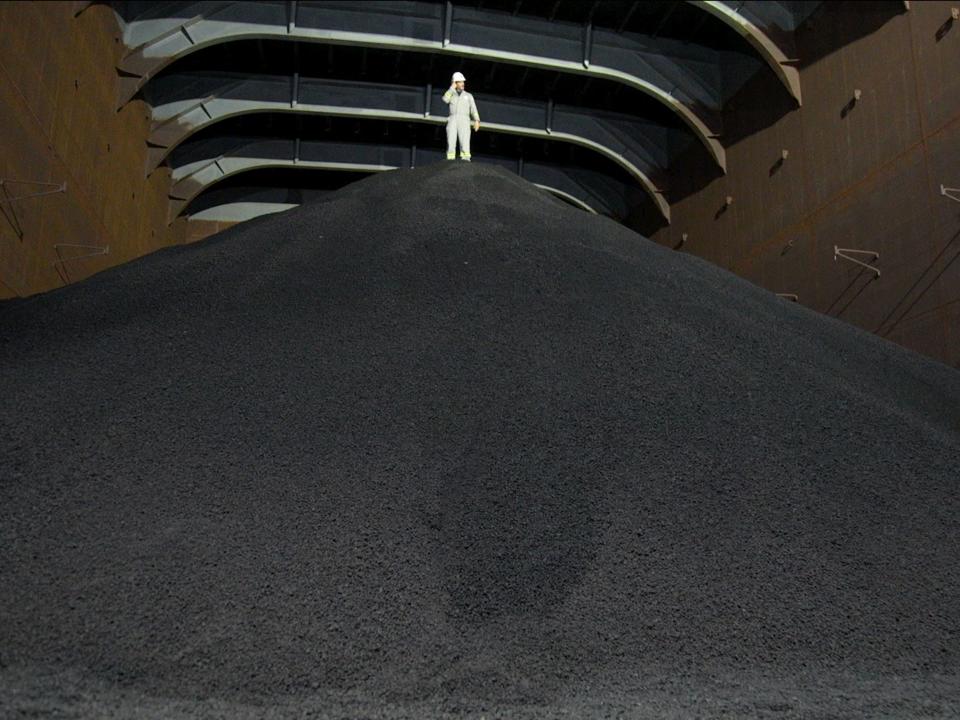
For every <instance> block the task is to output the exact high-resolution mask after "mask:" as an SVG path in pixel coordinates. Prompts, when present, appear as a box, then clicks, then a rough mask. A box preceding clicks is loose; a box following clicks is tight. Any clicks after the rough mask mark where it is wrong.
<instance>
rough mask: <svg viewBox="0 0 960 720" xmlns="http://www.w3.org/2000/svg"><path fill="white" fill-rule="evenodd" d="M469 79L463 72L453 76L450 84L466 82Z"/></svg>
mask: <svg viewBox="0 0 960 720" xmlns="http://www.w3.org/2000/svg"><path fill="white" fill-rule="evenodd" d="M466 81H467V79H466V78H465V77H464V76H463V73H462V72H455V73H454V74H453V79H452V80H451V81H450V82H466Z"/></svg>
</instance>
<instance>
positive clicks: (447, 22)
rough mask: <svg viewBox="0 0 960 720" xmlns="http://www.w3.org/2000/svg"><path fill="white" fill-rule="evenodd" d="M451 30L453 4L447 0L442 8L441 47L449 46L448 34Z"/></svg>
mask: <svg viewBox="0 0 960 720" xmlns="http://www.w3.org/2000/svg"><path fill="white" fill-rule="evenodd" d="M452 29H453V3H452V2H450V0H447V2H446V3H444V6H443V47H446V46H447V45H449V44H450V32H451V30H452Z"/></svg>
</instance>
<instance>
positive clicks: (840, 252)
mask: <svg viewBox="0 0 960 720" xmlns="http://www.w3.org/2000/svg"><path fill="white" fill-rule="evenodd" d="M847 253H856V254H857V255H872V256H873V259H874V260H879V259H880V253H878V252H874V251H873V250H854V249H852V248H841V247H837V246H836V245H834V246H833V260H834V262H836V260H837V258H838V257H842V258H843V259H844V260H849V261H850V262H852V263H856V264H857V265H861V266H863V267H865V268H867V269H868V270H871V271H873V272H875V273H876V276H877V277H880V270H879V269H878V268H875V267H874V266H873V265H867V263H865V262H861V261H860V260H857V259H856V258H853V257H850V256H849V255H847Z"/></svg>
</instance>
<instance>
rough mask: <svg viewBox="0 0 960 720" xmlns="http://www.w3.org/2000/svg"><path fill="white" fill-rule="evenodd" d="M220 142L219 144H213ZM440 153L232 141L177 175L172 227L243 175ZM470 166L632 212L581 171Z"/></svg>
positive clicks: (624, 197)
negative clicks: (203, 197) (199, 201)
mask: <svg viewBox="0 0 960 720" xmlns="http://www.w3.org/2000/svg"><path fill="white" fill-rule="evenodd" d="M218 140H222V139H218ZM445 156H446V153H445V151H443V152H442V151H440V150H437V149H433V148H427V149H416V148H408V147H400V146H380V145H370V144H365V143H356V144H351V143H317V142H304V143H300V142H299V141H298V140H290V139H277V140H263V139H253V140H251V139H237V145H236V147H234V148H233V149H232V150H230V152H228V153H223V154H221V155H219V156H216V157H213V158H205V159H201V160H196V161H194V162H191V163H188V164H186V165H184V166H181V167H180V168H178V169H177V171H178V178H179V179H176V180H175V181H174V182H173V185H172V187H171V189H170V198H171V199H170V214H169V221H170V222H172V221H173V220H174V219H175V218H176V217H177V216H178V215H179V214H180V213H181V212H182V211H183V210H184V208H186V206H187V205H188V204H189V203H190V201H191V200H193V198H195V197H197V196H198V195H199V194H200V193H201V192H203V191H204V190H206V189H207V188H209V187H212V186H213V185H215V184H216V183H218V182H220V181H221V180H223V179H225V178H227V177H230V176H232V175H236V174H237V173H241V172H245V171H248V170H254V169H262V168H303V169H310V168H316V169H324V170H339V171H352V172H364V173H371V172H383V171H385V170H394V169H397V168H401V167H414V166H416V165H428V164H432V163H435V162H462V161H460V160H456V161H448V160H446V159H445ZM474 162H482V163H488V164H495V165H499V166H502V167H505V168H507V169H508V170H511V171H512V172H518V173H519V174H520V175H521V176H522V177H524V178H525V179H526V180H529V181H530V182H532V183H534V184H536V185H542V186H545V187H546V188H549V189H550V190H551V192H554V193H555V194H557V195H561V196H563V197H566V198H568V199H569V200H570V201H571V202H574V203H575V204H578V205H580V206H581V207H584V206H586V207H587V208H588V209H590V211H591V212H594V211H597V212H599V211H601V210H602V211H603V212H605V213H606V214H609V215H612V216H615V217H621V218H622V217H625V216H626V214H627V213H628V212H629V210H630V208H631V207H632V199H633V197H632V192H631V189H630V188H629V187H627V186H625V185H623V184H622V183H620V182H619V181H617V180H616V179H614V178H611V177H609V176H607V175H604V174H602V173H598V172H594V171H591V170H586V169H584V168H574V167H560V166H555V165H548V164H546V163H538V162H523V161H514V160H512V159H510V158H499V157H478V156H474Z"/></svg>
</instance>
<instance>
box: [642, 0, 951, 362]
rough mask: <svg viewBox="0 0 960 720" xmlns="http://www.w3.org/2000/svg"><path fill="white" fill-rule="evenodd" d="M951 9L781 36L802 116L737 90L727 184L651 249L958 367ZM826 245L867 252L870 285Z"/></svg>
mask: <svg viewBox="0 0 960 720" xmlns="http://www.w3.org/2000/svg"><path fill="white" fill-rule="evenodd" d="M957 5H958V4H957V3H956V2H952V3H951V2H913V3H910V7H909V9H907V8H905V7H904V6H903V5H902V4H900V3H828V4H827V7H826V8H825V11H824V12H823V13H821V14H820V15H818V16H815V17H814V18H813V19H812V23H811V26H810V27H807V28H804V30H803V31H802V32H800V33H799V34H798V38H797V41H798V50H799V52H798V55H799V59H800V60H801V62H802V64H801V65H800V66H799V68H800V79H801V83H802V89H803V107H801V108H795V109H793V110H791V111H789V112H787V113H786V114H785V115H779V117H778V112H777V110H778V106H779V105H780V104H781V103H782V100H781V99H780V96H781V95H782V91H781V90H779V89H778V88H777V86H776V84H775V83H774V82H772V80H771V79H770V78H766V77H761V78H758V79H757V80H756V81H755V82H753V83H751V85H750V86H749V87H747V88H745V89H744V91H743V92H742V93H741V94H740V96H739V97H737V98H734V101H733V102H732V104H731V105H732V107H731V109H730V110H729V114H728V116H727V118H726V123H727V125H726V127H727V128H728V129H729V133H730V136H732V138H733V140H732V142H731V144H730V145H729V146H728V147H727V160H728V174H727V175H726V176H724V177H720V178H715V179H713V180H712V181H710V182H709V183H708V184H706V186H705V187H703V189H700V190H697V191H695V192H692V193H691V194H689V195H688V196H687V197H685V198H682V199H678V200H677V201H676V203H675V204H674V205H673V218H674V219H673V224H672V225H671V226H670V227H669V228H664V229H661V230H659V231H657V232H655V233H654V234H653V235H652V237H653V239H654V240H655V241H657V242H659V243H661V244H664V245H667V246H669V247H674V248H677V249H678V250H682V251H685V252H690V253H694V254H696V255H699V256H701V257H703V258H705V259H707V260H710V261H712V262H714V263H717V264H719V265H721V266H723V267H725V268H727V269H729V270H731V271H733V272H735V273H737V274H739V275H741V276H743V277H745V278H747V279H749V280H751V281H753V282H755V283H757V284H758V285H760V286H762V287H764V288H766V289H768V290H770V291H772V292H777V293H786V294H795V295H796V296H797V297H798V299H799V302H800V303H801V304H803V305H805V306H807V307H810V308H812V309H815V310H817V311H819V312H822V313H826V314H828V315H831V316H833V317H838V318H841V319H843V320H846V321H848V322H850V323H853V324H855V325H857V326H860V327H862V328H864V329H866V330H869V331H870V332H873V333H877V334H879V335H881V336H882V337H885V338H887V339H889V340H891V341H894V342H896V343H899V344H901V345H904V346H906V347H909V348H912V349H914V350H916V351H918V352H921V353H924V354H926V355H929V356H932V357H934V358H937V359H939V360H941V361H943V362H945V363H946V364H948V365H951V366H954V367H960V203H957V202H955V201H953V200H951V199H949V198H948V197H945V196H944V195H942V194H941V191H940V189H941V185H945V186H947V187H960V21H957V20H953V19H952V17H951V9H952V8H954V7H957ZM865 24H867V25H870V24H873V25H875V26H876V27H875V28H874V29H872V30H871V32H870V33H869V34H867V35H863V28H864V25H865ZM846 36H849V37H850V38H854V39H852V40H851V41H849V42H847V37H846ZM837 48H839V49H837ZM857 90H859V91H860V93H859V95H860V97H859V100H855V91H857ZM780 109H782V108H780ZM727 140H728V141H730V137H729V136H728V138H727ZM784 150H786V151H787V157H786V158H785V159H784V158H783V157H782V151H784ZM704 172H706V170H704ZM694 174H696V172H694ZM727 197H730V198H731V199H732V203H731V204H730V205H729V206H728V205H727V204H726V199H727ZM684 234H686V236H687V238H686V241H685V242H683V241H682V240H683V235H684ZM835 246H839V247H840V248H852V249H858V250H870V251H875V252H878V253H879V254H880V257H879V260H877V261H876V263H875V265H876V267H878V268H879V269H880V271H881V275H880V277H879V278H876V277H875V275H874V274H873V273H871V272H870V271H869V270H867V269H865V268H862V267H860V266H858V265H855V264H854V263H852V262H850V261H848V260H845V259H843V258H839V259H836V260H835V259H834V247H835ZM855 257H858V259H861V260H865V261H869V260H870V258H869V256H855Z"/></svg>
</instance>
